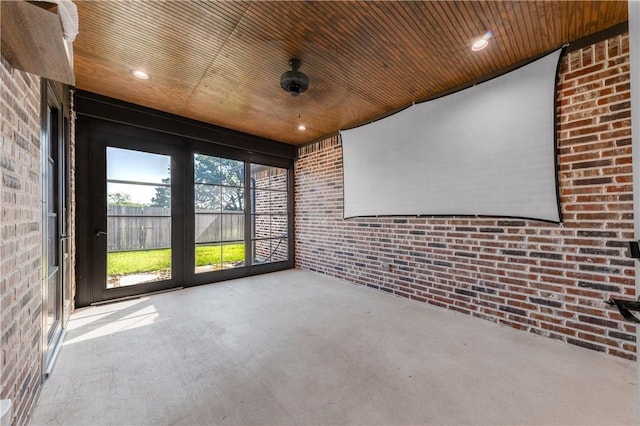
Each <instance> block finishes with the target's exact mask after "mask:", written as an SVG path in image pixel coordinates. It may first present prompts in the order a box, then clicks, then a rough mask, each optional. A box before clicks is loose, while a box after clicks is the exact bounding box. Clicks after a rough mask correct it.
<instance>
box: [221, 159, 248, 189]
mask: <svg viewBox="0 0 640 426" xmlns="http://www.w3.org/2000/svg"><path fill="white" fill-rule="evenodd" d="M220 174H221V178H222V184H223V185H227V186H235V187H243V186H244V162H242V161H237V160H229V159H226V158H222V159H221V160H220Z"/></svg>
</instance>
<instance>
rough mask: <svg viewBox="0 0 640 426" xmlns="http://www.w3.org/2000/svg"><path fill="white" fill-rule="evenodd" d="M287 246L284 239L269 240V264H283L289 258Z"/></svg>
mask: <svg viewBox="0 0 640 426" xmlns="http://www.w3.org/2000/svg"><path fill="white" fill-rule="evenodd" d="M288 244H289V243H288V240H287V239H286V238H280V239H277V240H271V253H272V255H271V262H283V261H285V260H287V259H288V258H289V254H288V252H289V250H288V248H289V247H288Z"/></svg>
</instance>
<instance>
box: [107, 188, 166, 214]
mask: <svg viewBox="0 0 640 426" xmlns="http://www.w3.org/2000/svg"><path fill="white" fill-rule="evenodd" d="M114 206H118V207H133V209H126V208H114ZM148 207H160V208H161V209H160V210H147V213H145V215H150V214H151V212H152V211H155V212H156V213H157V214H158V215H171V187H169V186H153V185H147V184H136V183H134V184H130V183H107V212H108V214H129V213H127V212H130V214H136V215H137V214H143V209H145V208H148ZM109 209H111V213H109ZM162 209H166V210H162Z"/></svg>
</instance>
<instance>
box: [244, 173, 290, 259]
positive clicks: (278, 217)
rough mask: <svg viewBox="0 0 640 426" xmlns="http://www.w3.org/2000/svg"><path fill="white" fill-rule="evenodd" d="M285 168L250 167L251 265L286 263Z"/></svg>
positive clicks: (287, 218) (287, 224)
mask: <svg viewBox="0 0 640 426" xmlns="http://www.w3.org/2000/svg"><path fill="white" fill-rule="evenodd" d="M287 188H288V182H287V169H283V168H280V167H273V166H266V165H262V164H251V198H252V203H251V255H252V259H253V264H254V265H259V264H264V263H273V262H281V261H286V260H288V247H289V243H288V237H289V235H288V233H289V231H288V230H289V216H288V213H287V212H288V193H287Z"/></svg>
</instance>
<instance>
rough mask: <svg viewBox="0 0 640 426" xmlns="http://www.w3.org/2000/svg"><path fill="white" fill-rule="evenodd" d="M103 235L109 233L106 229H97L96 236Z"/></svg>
mask: <svg viewBox="0 0 640 426" xmlns="http://www.w3.org/2000/svg"><path fill="white" fill-rule="evenodd" d="M103 235H108V233H107V232H105V231H96V237H101V236H103Z"/></svg>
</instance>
